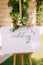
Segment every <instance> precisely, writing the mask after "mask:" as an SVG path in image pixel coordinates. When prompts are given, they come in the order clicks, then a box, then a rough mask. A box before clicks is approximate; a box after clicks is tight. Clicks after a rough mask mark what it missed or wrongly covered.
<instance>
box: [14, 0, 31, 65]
mask: <svg viewBox="0 0 43 65" xmlns="http://www.w3.org/2000/svg"><path fill="white" fill-rule="evenodd" d="M19 14H20V21H21V19H22V8H21V0H19ZM31 54H32V52H30V53H28V57H29V63H30V65H32V59H31ZM13 65H16V54H14V60H13ZM18 65H24V59H23V53H21V54H20V58H19V64H18Z"/></svg>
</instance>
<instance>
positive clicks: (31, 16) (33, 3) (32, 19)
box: [28, 0, 36, 25]
mask: <svg viewBox="0 0 43 65" xmlns="http://www.w3.org/2000/svg"><path fill="white" fill-rule="evenodd" d="M28 15H29V19H28V20H29V22H32V23H33V24H34V25H36V0H30V2H29V8H28Z"/></svg>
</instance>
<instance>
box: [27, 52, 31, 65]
mask: <svg viewBox="0 0 43 65" xmlns="http://www.w3.org/2000/svg"><path fill="white" fill-rule="evenodd" d="M28 57H29V62H30V65H32V59H31V53H29V54H28Z"/></svg>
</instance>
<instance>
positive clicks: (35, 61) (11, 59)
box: [1, 54, 43, 65]
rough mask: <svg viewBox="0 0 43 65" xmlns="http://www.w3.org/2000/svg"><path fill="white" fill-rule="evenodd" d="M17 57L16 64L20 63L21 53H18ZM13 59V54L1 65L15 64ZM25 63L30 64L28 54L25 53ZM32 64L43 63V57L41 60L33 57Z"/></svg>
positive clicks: (40, 64) (41, 64)
mask: <svg viewBox="0 0 43 65" xmlns="http://www.w3.org/2000/svg"><path fill="white" fill-rule="evenodd" d="M16 57H17V58H16V65H18V62H19V55H18V54H17V56H16ZM13 59H14V58H13V56H11V57H10V58H8V59H7V60H6V61H5V62H3V63H2V64H1V65H13ZM24 65H30V64H29V59H28V54H24ZM32 65H43V58H42V59H39V60H37V59H35V58H32Z"/></svg>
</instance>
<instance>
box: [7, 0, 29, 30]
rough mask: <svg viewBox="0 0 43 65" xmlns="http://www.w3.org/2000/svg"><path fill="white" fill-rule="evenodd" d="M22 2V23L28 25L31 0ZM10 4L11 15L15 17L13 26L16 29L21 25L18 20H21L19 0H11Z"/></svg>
mask: <svg viewBox="0 0 43 65" xmlns="http://www.w3.org/2000/svg"><path fill="white" fill-rule="evenodd" d="M21 1H22V2H21V3H22V20H21V25H22V26H26V25H27V24H26V23H27V20H28V13H27V8H28V6H29V0H21ZM8 6H11V7H12V12H11V13H10V14H11V17H12V19H13V27H14V29H13V30H15V29H17V28H19V27H20V26H19V25H17V22H19V19H20V17H19V0H9V2H8Z"/></svg>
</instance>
